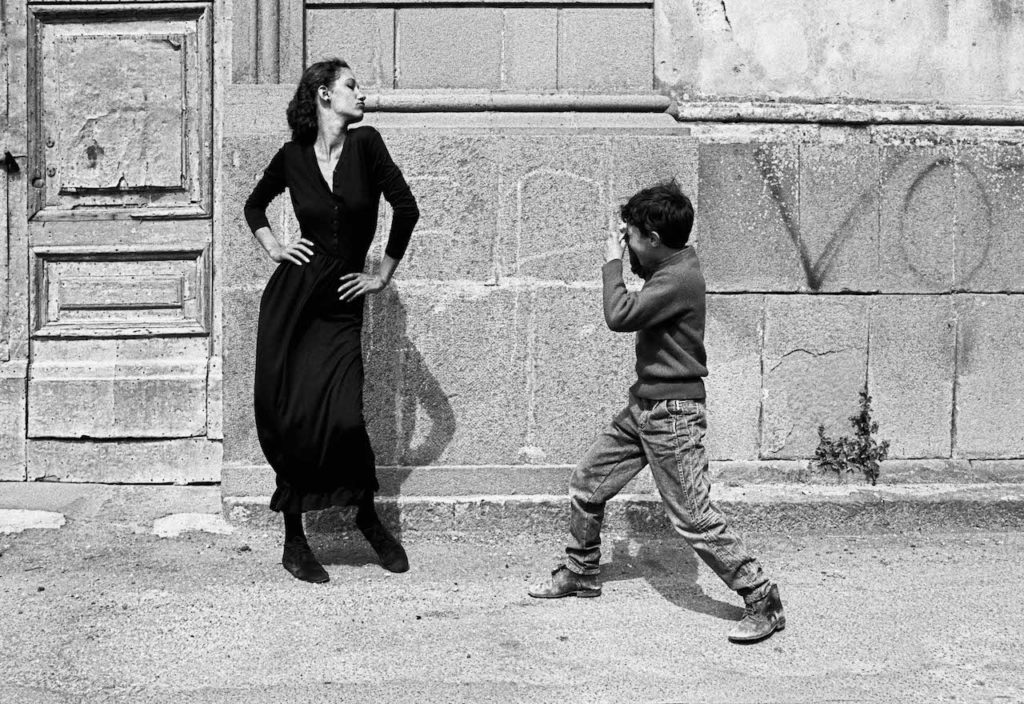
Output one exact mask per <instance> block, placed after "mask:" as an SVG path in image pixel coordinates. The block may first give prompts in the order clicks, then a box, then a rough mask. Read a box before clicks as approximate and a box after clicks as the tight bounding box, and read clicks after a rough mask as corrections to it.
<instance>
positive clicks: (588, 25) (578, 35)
mask: <svg viewBox="0 0 1024 704" xmlns="http://www.w3.org/2000/svg"><path fill="white" fill-rule="evenodd" d="M653 27H654V16H653V11H652V10H651V9H650V8H644V7H629V8H621V7H619V8H612V7H599V8H565V9H562V10H561V11H560V17H559V28H558V88H559V90H577V91H594V92H611V93H615V92H630V91H636V92H642V91H648V90H651V88H652V87H653V86H654V30H653Z"/></svg>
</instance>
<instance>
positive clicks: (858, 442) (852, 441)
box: [811, 389, 889, 486]
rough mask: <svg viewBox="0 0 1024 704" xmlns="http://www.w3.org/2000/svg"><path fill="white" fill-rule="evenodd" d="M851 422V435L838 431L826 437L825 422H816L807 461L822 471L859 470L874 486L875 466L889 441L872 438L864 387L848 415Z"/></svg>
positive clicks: (873, 426) (874, 426) (875, 428)
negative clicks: (815, 446)
mask: <svg viewBox="0 0 1024 704" xmlns="http://www.w3.org/2000/svg"><path fill="white" fill-rule="evenodd" d="M850 425H852V426H853V437H850V436H848V435H842V436H839V437H835V438H832V437H829V436H828V435H826V434H825V426H824V425H819V426H818V449H816V450H815V451H814V458H813V459H812V460H811V464H813V465H814V466H815V467H817V468H818V469H820V470H821V471H823V472H835V473H836V474H837V475H839V476H842V474H843V473H844V472H857V471H860V472H861V473H863V474H864V478H865V479H866V480H867V481H869V482H871V485H872V486H874V485H875V483H876V482H877V481H878V467H879V465H880V464H881V462H882V461H883V460H884V459H885V458H886V457H888V456H889V441H888V440H885V441H884V442H881V443H879V442H878V441H877V440H875V433H877V432H878V422H877V421H872V420H871V397H870V396H868V392H867V389H865V390H863V391H861V392H860V411H859V412H858V413H857V414H856V415H852V416H850Z"/></svg>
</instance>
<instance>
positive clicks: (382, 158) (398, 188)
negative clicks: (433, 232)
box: [370, 128, 420, 265]
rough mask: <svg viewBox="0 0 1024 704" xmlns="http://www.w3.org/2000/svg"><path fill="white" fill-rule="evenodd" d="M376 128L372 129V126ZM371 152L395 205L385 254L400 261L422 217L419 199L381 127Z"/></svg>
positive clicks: (375, 174)
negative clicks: (414, 193) (388, 145)
mask: <svg viewBox="0 0 1024 704" xmlns="http://www.w3.org/2000/svg"><path fill="white" fill-rule="evenodd" d="M371 129H372V128H371ZM371 139H372V141H371V144H370V148H371V149H370V154H371V158H372V164H371V166H372V168H373V178H374V181H375V182H376V184H377V187H378V188H380V190H381V193H383V194H384V198H385V200H387V202H388V203H390V204H391V209H392V211H393V214H392V218H391V232H390V233H389V234H388V243H387V245H386V246H385V247H384V253H385V254H387V255H388V256H390V257H392V258H394V259H395V260H396V265H397V261H398V260H400V259H401V258H402V256H403V255H404V254H405V249H406V247H408V246H409V240H410V239H411V238H412V231H413V228H414V227H416V221H417V220H419V218H420V211H419V207H418V206H417V205H416V198H415V197H414V196H413V194H412V190H410V189H409V184H407V183H406V182H405V177H404V176H402V171H401V170H400V169H399V168H398V166H396V165H395V162H394V161H393V160H392V159H391V154H390V153H389V152H388V148H387V147H386V146H385V145H384V139H383V138H382V137H381V136H380V133H379V132H377V130H375V129H374V130H373V132H372V134H371Z"/></svg>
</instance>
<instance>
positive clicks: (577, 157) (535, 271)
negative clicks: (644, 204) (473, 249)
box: [497, 135, 618, 281]
mask: <svg viewBox="0 0 1024 704" xmlns="http://www.w3.org/2000/svg"><path fill="white" fill-rule="evenodd" d="M609 154H610V138H608V137H605V136H600V135H552V136H518V135H517V136H515V137H508V138H506V139H504V140H502V143H501V157H500V161H501V175H500V183H501V189H500V191H499V200H498V206H499V215H498V228H499V236H500V239H499V241H498V246H497V250H498V258H499V270H500V273H501V275H502V276H512V277H533V278H539V279H547V280H556V281H599V280H600V269H601V264H602V263H603V261H604V260H603V259H602V254H601V253H602V249H601V248H602V246H603V243H604V240H605V238H606V237H607V236H608V232H609V231H610V230H612V229H613V228H614V227H615V225H616V223H617V222H618V212H617V209H616V208H615V207H614V206H613V205H612V202H611V198H610V196H609V194H610V184H609V174H610V164H609Z"/></svg>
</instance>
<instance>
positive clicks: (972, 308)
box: [954, 295, 1024, 459]
mask: <svg viewBox="0 0 1024 704" xmlns="http://www.w3.org/2000/svg"><path fill="white" fill-rule="evenodd" d="M954 302H955V306H956V308H955V309H956V319H957V326H958V331H957V350H956V411H955V412H956V433H955V447H954V453H955V454H956V456H958V457H967V458H980V459H995V458H1002V457H1021V456H1022V455H1024V423H1021V418H1022V417H1024V374H1021V373H1020V372H1021V370H1022V369H1024V297H1021V296H1020V295H978V296H970V295H964V296H956V297H955V299H954Z"/></svg>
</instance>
